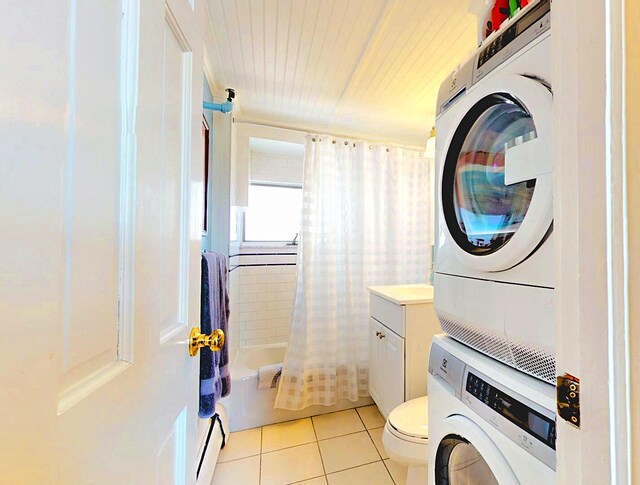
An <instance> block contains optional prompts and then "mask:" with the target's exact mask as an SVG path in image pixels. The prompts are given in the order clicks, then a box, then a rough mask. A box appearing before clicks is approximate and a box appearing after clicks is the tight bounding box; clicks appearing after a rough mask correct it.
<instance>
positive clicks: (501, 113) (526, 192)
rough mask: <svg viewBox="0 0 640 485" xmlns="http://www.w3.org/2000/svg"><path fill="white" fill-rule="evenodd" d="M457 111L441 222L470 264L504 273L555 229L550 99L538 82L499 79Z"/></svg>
mask: <svg viewBox="0 0 640 485" xmlns="http://www.w3.org/2000/svg"><path fill="white" fill-rule="evenodd" d="M457 109H458V110H459V111H460V113H461V114H460V118H459V120H458V122H457V124H454V126H457V129H456V130H455V131H453V133H452V134H451V135H450V137H449V139H448V140H447V147H448V149H447V151H446V155H445V159H444V165H443V169H442V178H441V181H442V182H441V184H442V185H441V190H442V193H441V196H442V197H441V201H442V211H443V216H444V219H445V222H446V226H447V229H448V231H449V233H450V235H451V238H452V239H453V240H454V241H455V243H456V245H457V247H458V249H459V251H458V253H459V257H460V258H461V259H462V260H463V261H464V262H465V264H467V265H468V266H470V267H472V268H474V269H477V270H481V271H503V270H506V269H509V268H511V267H513V266H515V265H517V264H518V263H520V262H522V261H523V260H524V259H526V258H527V257H528V256H529V255H530V254H531V253H532V252H533V251H535V249H536V248H537V247H538V245H539V244H540V243H541V242H542V240H543V239H544V237H545V236H546V235H547V233H548V231H549V230H550V228H551V223H552V220H553V186H552V178H551V177H552V176H551V169H552V165H551V93H550V92H549V90H548V88H547V87H545V86H544V85H542V84H541V83H540V82H538V81H536V80H533V79H529V78H526V77H523V76H515V75H510V76H497V77H496V78H493V79H487V80H484V81H482V84H481V85H479V86H478V87H476V88H474V90H473V91H472V92H470V93H469V94H468V95H467V96H466V97H465V99H464V102H461V103H460V105H459V106H458V107H457Z"/></svg>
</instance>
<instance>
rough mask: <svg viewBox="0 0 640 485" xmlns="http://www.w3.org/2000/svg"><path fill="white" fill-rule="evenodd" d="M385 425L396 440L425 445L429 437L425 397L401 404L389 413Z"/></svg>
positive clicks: (426, 400) (426, 399)
mask: <svg viewBox="0 0 640 485" xmlns="http://www.w3.org/2000/svg"><path fill="white" fill-rule="evenodd" d="M387 423H388V424H389V426H388V429H389V432H391V433H392V434H393V435H395V436H397V437H398V438H400V439H403V440H406V441H411V442H412V443H423V444H425V445H426V444H427V441H428V437H429V425H428V398H427V396H423V397H418V398H415V399H411V400H410V401H407V402H405V403H402V404H401V405H400V406H398V407H397V408H395V409H394V410H393V411H391V413H389V419H388V421H387Z"/></svg>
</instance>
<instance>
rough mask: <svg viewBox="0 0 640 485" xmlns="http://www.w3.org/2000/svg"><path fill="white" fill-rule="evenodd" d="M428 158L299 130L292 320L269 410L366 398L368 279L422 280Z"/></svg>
mask: <svg viewBox="0 0 640 485" xmlns="http://www.w3.org/2000/svg"><path fill="white" fill-rule="evenodd" d="M431 167H432V163H431V160H429V159H427V158H426V157H425V156H424V155H422V154H421V153H419V152H415V151H409V150H403V149H401V148H391V147H383V146H375V145H370V144H368V143H363V142H356V143H354V142H352V141H348V140H344V139H337V138H334V137H330V136H324V135H323V136H317V135H315V136H313V135H309V136H307V140H306V151H305V160H304V187H303V209H302V224H301V230H300V246H299V248H298V260H297V268H298V277H297V289H296V299H295V306H294V314H293V327H292V331H291V337H290V342H289V347H288V351H287V356H286V358H285V362H284V367H283V371H282V377H281V379H280V385H279V389H278V394H277V397H276V403H275V407H276V408H282V409H290V410H299V409H302V408H305V407H307V406H310V405H313V404H320V405H324V406H330V405H333V404H335V403H336V402H337V401H338V400H339V399H343V398H345V399H349V400H350V401H357V400H358V398H359V397H364V396H368V369H369V338H368V335H369V332H368V328H369V318H368V315H369V296H368V292H367V287H368V286H371V285H393V284H407V283H425V282H426V281H427V274H428V271H429V267H430V259H431V244H432V237H433V234H432V232H433V231H432V229H431V228H432V221H431V220H430V219H431V210H430V204H431V203H432V202H431V201H432V200H433V197H432V194H431V184H430V177H431V173H430V172H431V170H432V168H431Z"/></svg>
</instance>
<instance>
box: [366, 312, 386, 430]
mask: <svg viewBox="0 0 640 485" xmlns="http://www.w3.org/2000/svg"><path fill="white" fill-rule="evenodd" d="M381 330H382V325H380V323H378V322H377V321H376V320H374V319H373V318H369V354H370V357H369V394H371V398H372V399H373V400H374V401H375V402H376V403H377V404H378V406H379V407H382V399H383V397H384V394H383V393H381V392H380V390H381V387H380V385H381V381H382V376H381V373H382V369H383V365H384V363H383V361H382V359H383V356H382V344H381V343H380V339H379V338H378V333H379V332H380V331H381ZM385 417H386V416H385Z"/></svg>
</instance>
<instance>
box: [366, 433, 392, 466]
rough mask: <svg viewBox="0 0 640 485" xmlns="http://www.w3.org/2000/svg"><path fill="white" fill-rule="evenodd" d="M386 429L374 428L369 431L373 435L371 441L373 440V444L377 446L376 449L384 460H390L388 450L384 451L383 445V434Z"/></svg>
mask: <svg viewBox="0 0 640 485" xmlns="http://www.w3.org/2000/svg"><path fill="white" fill-rule="evenodd" d="M383 431H384V428H374V429H370V430H369V434H370V435H371V439H372V440H373V444H374V445H376V449H377V450H378V453H380V456H381V457H382V459H383V460H386V459H387V458H389V455H387V450H385V449H384V444H383V443H382V432H383Z"/></svg>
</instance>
